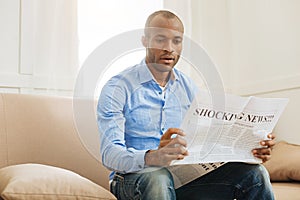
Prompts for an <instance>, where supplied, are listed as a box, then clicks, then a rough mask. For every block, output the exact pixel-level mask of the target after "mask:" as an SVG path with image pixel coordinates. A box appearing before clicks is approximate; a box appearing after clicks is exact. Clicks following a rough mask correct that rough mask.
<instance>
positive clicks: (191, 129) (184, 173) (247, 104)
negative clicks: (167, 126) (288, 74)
mask: <svg viewBox="0 0 300 200" xmlns="http://www.w3.org/2000/svg"><path fill="white" fill-rule="evenodd" d="M287 102H288V99H286V98H259V97H254V96H250V97H240V96H235V95H231V94H211V93H208V92H201V93H199V94H198V95H197V97H196V98H195V99H194V101H193V102H192V104H191V106H190V108H189V110H188V111H187V114H186V116H185V118H184V120H183V123H182V125H181V129H182V130H183V131H184V132H185V133H186V136H185V140H186V141H187V150H188V152H189V155H188V156H186V157H185V158H184V159H183V160H176V161H173V162H172V163H171V166H169V167H168V169H169V170H170V172H171V173H172V175H173V178H174V184H175V188H178V187H180V186H182V185H184V184H186V183H188V182H190V181H192V180H194V179H196V178H198V177H200V176H203V175H204V174H206V173H208V172H210V171H212V170H214V169H217V168H218V167H220V166H222V165H223V164H225V163H226V162H247V163H254V164H255V163H261V162H262V161H261V160H260V159H258V158H256V157H254V156H253V154H252V150H253V149H255V148H261V147H262V146H261V145H260V141H262V140H267V139H268V138H267V135H268V134H269V133H271V132H272V130H273V128H274V127H275V125H276V123H277V121H278V119H279V117H280V115H281V113H282V112H283V110H284V108H285V106H286V105H287Z"/></svg>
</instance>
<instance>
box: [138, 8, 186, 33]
mask: <svg viewBox="0 0 300 200" xmlns="http://www.w3.org/2000/svg"><path fill="white" fill-rule="evenodd" d="M157 15H161V16H163V17H165V18H167V19H173V18H176V19H177V20H178V21H179V23H180V24H181V26H182V30H183V31H184V26H183V23H182V21H181V19H180V18H179V17H178V16H177V15H175V14H174V13H172V12H170V11H168V10H159V11H156V12H154V13H152V14H151V15H149V17H148V18H147V20H146V23H145V29H144V33H145V36H146V35H147V32H148V31H147V28H149V27H150V23H151V21H152V20H153V19H154V17H156V16H157Z"/></svg>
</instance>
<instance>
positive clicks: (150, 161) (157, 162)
mask: <svg viewBox="0 0 300 200" xmlns="http://www.w3.org/2000/svg"><path fill="white" fill-rule="evenodd" d="M173 134H176V135H177V136H176V137H174V138H172V135H173ZM180 136H185V133H184V132H183V131H182V130H181V129H178V128H170V129H168V130H167V131H166V132H165V134H163V135H162V137H161V139H160V144H159V147H158V149H157V150H150V151H148V152H147V153H146V155H145V164H146V165H148V166H168V165H170V163H171V162H172V161H173V160H181V159H183V158H184V157H185V156H187V155H188V152H187V150H186V149H185V147H186V145H187V143H186V141H185V140H184V139H183V138H182V137H180Z"/></svg>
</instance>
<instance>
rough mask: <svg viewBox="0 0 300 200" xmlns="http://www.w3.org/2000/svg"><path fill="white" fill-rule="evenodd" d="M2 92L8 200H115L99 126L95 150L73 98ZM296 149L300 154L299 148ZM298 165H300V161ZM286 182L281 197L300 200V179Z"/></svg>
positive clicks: (1, 182)
mask: <svg viewBox="0 0 300 200" xmlns="http://www.w3.org/2000/svg"><path fill="white" fill-rule="evenodd" d="M0 95H1V96H0V168H1V169H0V193H1V198H2V199H5V200H8V199H30V200H34V199H115V197H114V196H113V195H112V194H111V193H110V192H109V191H108V190H109V189H108V174H109V171H108V170H107V169H106V168H104V167H103V166H102V165H101V162H99V160H100V159H99V155H98V154H97V151H98V148H99V140H98V136H97V135H98V133H97V130H96V129H95V128H92V129H90V131H89V132H88V133H86V134H88V135H93V137H94V138H93V139H91V140H92V141H93V142H95V143H96V147H95V146H94V147H93V145H92V147H91V148H90V147H89V145H87V143H89V142H86V141H85V140H84V138H82V135H80V134H78V131H77V126H76V125H75V122H74V112H73V106H72V103H73V102H72V99H71V98H63V97H48V96H40V95H23V94H0ZM91 123H96V121H95V122H91ZM94 125H95V124H94ZM94 127H96V126H94ZM81 134H82V133H81ZM84 134H85V133H84ZM91 140H90V141H91ZM280 144H282V145H281V147H280V145H278V147H279V148H277V145H276V147H275V149H274V152H275V153H276V152H277V153H276V154H277V156H276V155H274V157H275V158H274V160H273V159H272V160H273V161H274V163H275V164H273V163H271V162H270V163H269V162H268V163H267V164H266V166H267V167H268V169H271V168H272V166H275V165H276V166H277V165H278V162H279V163H280V162H284V161H281V160H282V159H283V158H282V154H280V152H282V150H280V149H281V148H282V149H284V151H286V150H288V151H290V149H289V148H291V146H290V145H289V144H287V143H280ZM292 147H293V148H292V151H293V152H296V153H297V147H298V146H292ZM93 148H94V150H93ZM95 149H96V150H95ZM295 149H296V150H295ZM298 153H299V151H298ZM294 154H295V153H294ZM298 155H299V154H298ZM294 156H297V154H295V155H294ZM296 158H298V160H300V159H299V158H300V157H296ZM294 160H295V159H294ZM296 160H297V159H296ZM292 164H293V166H294V167H293V169H296V170H297V168H298V169H300V166H299V161H298V164H297V162H296V161H295V162H294V163H292ZM271 170H273V171H272V173H271V178H272V175H274V174H278V173H279V174H280V173H283V171H288V169H286V166H284V165H281V167H279V168H276V169H274V168H273V169H271ZM278 171H279V172H278ZM295 173H296V175H297V173H298V172H295ZM289 175H290V174H289ZM281 178H282V177H281ZM283 178H286V177H283ZM293 178H295V177H293ZM274 180H275V179H274ZM276 180H280V179H279V178H278V177H277V179H276ZM282 180H283V179H282ZM286 181H288V182H276V183H274V192H275V195H276V197H277V199H299V196H300V183H299V182H291V181H290V178H288V179H286Z"/></svg>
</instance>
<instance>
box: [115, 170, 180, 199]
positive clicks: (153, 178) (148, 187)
mask: <svg viewBox="0 0 300 200" xmlns="http://www.w3.org/2000/svg"><path fill="white" fill-rule="evenodd" d="M110 187H111V192H112V193H113V194H114V195H115V196H116V197H117V199H118V200H131V199H134V200H138V199H143V200H159V199H168V200H171V199H176V194H175V189H174V185H173V179H172V175H171V174H170V172H169V171H168V170H167V169H166V168H154V167H151V168H146V169H144V170H142V171H141V172H138V173H130V174H118V173H116V174H115V175H114V178H113V181H112V182H111V185H110Z"/></svg>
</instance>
